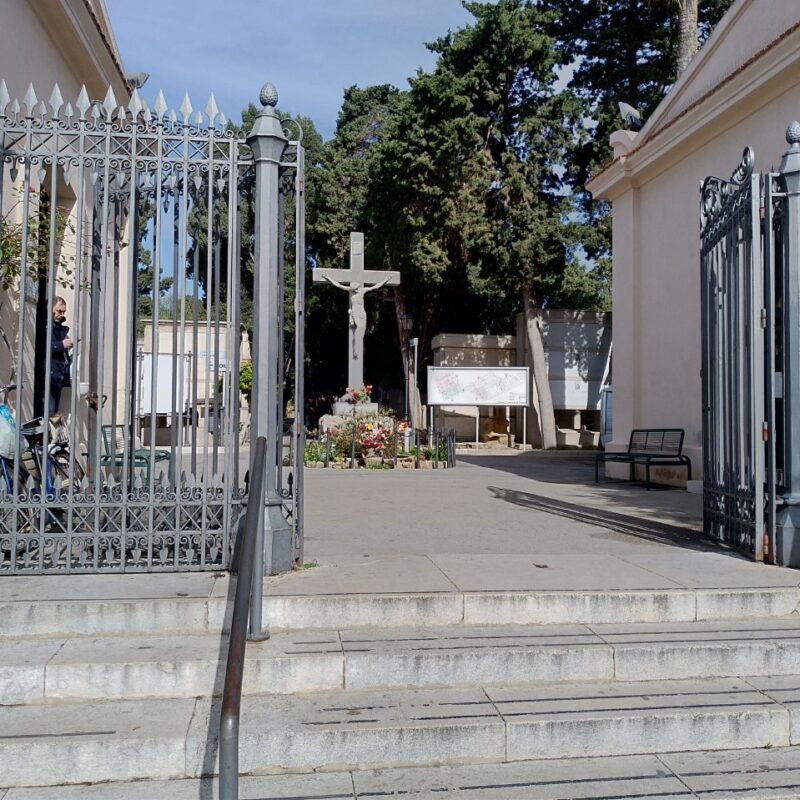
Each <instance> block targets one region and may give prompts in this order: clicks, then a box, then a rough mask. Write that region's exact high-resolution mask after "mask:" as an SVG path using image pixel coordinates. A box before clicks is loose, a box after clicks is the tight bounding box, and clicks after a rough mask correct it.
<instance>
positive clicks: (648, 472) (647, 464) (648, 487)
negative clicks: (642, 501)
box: [644, 461, 650, 492]
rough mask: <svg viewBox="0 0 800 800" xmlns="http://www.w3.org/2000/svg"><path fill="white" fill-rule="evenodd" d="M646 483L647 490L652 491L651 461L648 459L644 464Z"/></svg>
mask: <svg viewBox="0 0 800 800" xmlns="http://www.w3.org/2000/svg"><path fill="white" fill-rule="evenodd" d="M644 485H645V489H647V491H648V492H649V491H650V462H649V461H647V462H646V463H645V465H644Z"/></svg>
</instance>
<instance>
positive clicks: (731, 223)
mask: <svg viewBox="0 0 800 800" xmlns="http://www.w3.org/2000/svg"><path fill="white" fill-rule="evenodd" d="M753 163H754V154H753V151H752V150H751V149H750V148H748V149H747V150H745V153H744V157H743V159H742V162H741V164H740V165H739V167H738V168H737V170H736V171H735V172H734V174H733V175H732V177H731V179H730V180H722V179H720V178H715V177H710V178H707V179H706V181H705V183H704V184H703V189H702V205H701V275H702V290H701V291H702V295H701V297H702V307H703V323H702V324H703V417H704V418H703V476H704V477H703V519H704V528H705V530H706V532H707V533H709V534H710V535H712V536H713V537H715V538H717V539H719V540H722V541H725V542H728V543H729V544H731V545H733V546H734V547H737V548H739V549H741V550H744V551H746V552H749V553H754V554H755V556H756V558H759V559H761V558H762V557H763V550H762V547H763V538H764V537H763V530H764V502H763V486H764V481H765V470H764V445H763V442H762V430H763V426H764V422H765V416H764V391H763V388H764V363H763V359H764V331H763V328H762V325H761V322H762V309H763V308H764V301H763V277H762V275H763V264H762V258H761V236H760V179H759V176H758V175H757V174H754V173H753Z"/></svg>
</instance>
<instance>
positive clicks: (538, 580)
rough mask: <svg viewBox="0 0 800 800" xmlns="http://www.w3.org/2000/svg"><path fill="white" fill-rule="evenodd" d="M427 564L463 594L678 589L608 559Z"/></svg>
mask: <svg viewBox="0 0 800 800" xmlns="http://www.w3.org/2000/svg"><path fill="white" fill-rule="evenodd" d="M431 560H432V561H433V562H434V563H435V564H436V565H437V566H438V567H439V568H440V569H441V570H442V572H443V573H444V574H445V575H447V576H448V577H449V578H450V579H451V580H452V581H453V583H454V584H455V585H456V586H457V587H458V588H459V589H460V590H461V591H464V592H485V591H524V590H529V589H530V590H536V591H543V590H559V589H564V588H569V589H572V590H576V591H593V590H611V591H626V590H630V589H680V588H683V587H682V586H681V585H680V584H679V583H678V582H677V581H673V580H669V579H668V578H664V577H662V576H660V575H658V574H656V573H654V572H652V571H649V570H647V569H642V568H639V567H637V566H635V565H633V564H625V563H624V562H623V561H622V560H621V559H619V558H618V557H615V556H610V555H600V554H594V555H592V556H586V555H584V554H581V555H562V554H552V553H551V554H548V555H541V556H540V555H538V554H536V553H531V554H528V555H525V554H524V553H515V554H513V555H511V554H509V555H507V554H497V555H491V554H482V555H472V554H459V553H455V554H449V553H436V554H434V555H432V556H431Z"/></svg>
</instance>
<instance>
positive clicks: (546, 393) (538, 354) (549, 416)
mask: <svg viewBox="0 0 800 800" xmlns="http://www.w3.org/2000/svg"><path fill="white" fill-rule="evenodd" d="M522 302H523V305H524V309H525V330H526V331H527V334H528V347H529V348H530V351H531V364H532V369H533V383H534V385H535V386H536V393H537V394H538V396H539V425H540V427H541V431H542V447H543V448H544V449H545V450H554V449H555V447H556V416H555V412H554V411H553V396H552V395H551V394H550V381H549V380H548V377H547V363H546V362H545V360H544V341H543V339H542V329H541V328H540V327H539V320H538V318H537V317H536V316H535V315H534V311H535V310H536V308H535V304H534V300H533V288H532V287H531V285H530V284H527V283H525V284H523V286H522Z"/></svg>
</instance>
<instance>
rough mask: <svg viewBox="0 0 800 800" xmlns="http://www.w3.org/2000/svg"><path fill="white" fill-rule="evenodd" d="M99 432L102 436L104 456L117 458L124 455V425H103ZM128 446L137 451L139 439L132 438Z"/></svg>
mask: <svg viewBox="0 0 800 800" xmlns="http://www.w3.org/2000/svg"><path fill="white" fill-rule="evenodd" d="M100 430H101V432H102V434H103V455H104V456H111V455H113V456H118V455H121V454H123V453H125V426H124V425H103V426H102V427H101V429H100ZM130 444H131V446H132V447H133V449H134V450H135V449H137V448H138V447H139V438H138V437H137V436H134V438H133V441H131V442H130Z"/></svg>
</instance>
